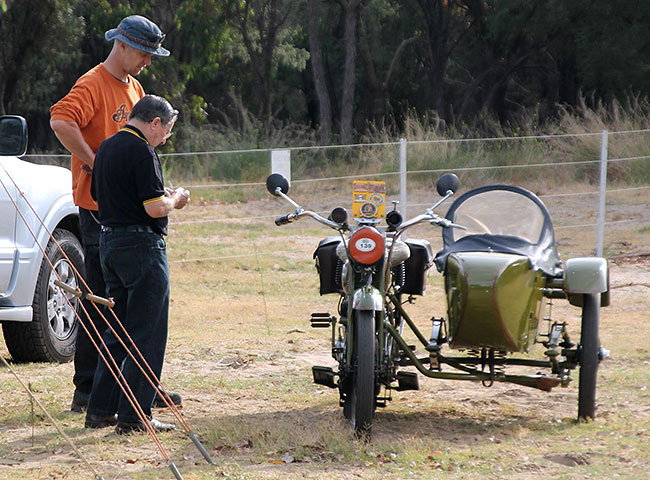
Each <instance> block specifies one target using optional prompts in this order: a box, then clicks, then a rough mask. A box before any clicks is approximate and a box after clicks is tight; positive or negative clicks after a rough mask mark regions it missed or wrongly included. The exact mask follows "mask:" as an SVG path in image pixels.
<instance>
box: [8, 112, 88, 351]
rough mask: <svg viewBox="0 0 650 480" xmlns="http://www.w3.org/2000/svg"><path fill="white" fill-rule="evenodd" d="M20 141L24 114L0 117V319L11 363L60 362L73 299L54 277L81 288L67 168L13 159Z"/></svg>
mask: <svg viewBox="0 0 650 480" xmlns="http://www.w3.org/2000/svg"><path fill="white" fill-rule="evenodd" d="M26 147H27V124H26V122H25V120H24V119H23V118H22V117H18V116H2V117H0V323H2V331H3V334H4V339H5V342H6V344H7V348H8V349H9V353H10V354H11V356H12V357H13V359H14V361H17V362H29V361H49V362H67V361H70V360H71V359H72V357H73V356H74V350H75V338H76V335H77V328H78V322H77V319H76V316H75V310H76V309H77V307H78V303H79V300H78V299H77V297H76V296H74V295H71V294H69V293H66V292H65V291H63V290H62V289H61V288H59V287H58V286H56V284H55V281H56V280H59V281H61V282H64V283H66V284H68V285H70V286H71V287H73V288H76V287H77V286H79V287H80V281H79V280H80V279H79V277H78V275H84V268H83V250H82V248H81V243H80V242H81V235H80V229H79V212H78V209H77V207H76V206H75V205H74V203H73V201H72V179H71V173H70V171H69V170H68V169H65V168H62V167H56V166H51V165H36V164H33V163H29V162H26V161H23V160H20V159H19V158H18V156H21V155H23V154H24V153H25V151H26ZM50 233H51V235H50ZM55 240H56V241H55ZM57 243H58V245H57ZM62 251H63V252H65V254H66V255H67V258H66V256H65V255H63V253H62ZM43 252H45V254H46V255H47V258H46V257H45V255H44V254H43ZM71 263H72V264H73V265H74V267H76V271H75V269H73V268H72V265H71ZM66 297H67V299H66Z"/></svg>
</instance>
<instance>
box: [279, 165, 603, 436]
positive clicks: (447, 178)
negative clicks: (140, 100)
mask: <svg viewBox="0 0 650 480" xmlns="http://www.w3.org/2000/svg"><path fill="white" fill-rule="evenodd" d="M360 183H363V182H360ZM366 183H368V184H380V183H381V182H366ZM266 185H267V189H268V190H269V192H270V193H271V194H273V195H275V196H279V197H282V198H283V199H285V200H287V201H288V202H289V203H291V204H292V205H293V206H294V207H295V211H294V212H293V213H290V214H287V215H284V216H282V217H278V218H276V220H275V223H276V225H278V226H280V225H285V224H288V223H291V222H293V221H296V220H298V219H300V218H302V217H305V216H309V217H311V218H313V219H315V220H316V221H318V222H320V223H322V224H324V225H327V226H328V227H330V228H332V229H334V230H337V231H338V233H339V234H338V236H333V237H328V238H326V239H324V240H322V241H321V242H320V243H319V245H318V248H317V249H316V251H315V253H314V258H315V261H316V267H317V269H318V272H319V277H320V293H321V295H324V294H329V293H333V294H338V295H339V301H338V309H337V313H338V318H337V316H335V315H330V314H329V313H321V312H317V313H312V316H311V326H312V327H315V328H329V329H331V343H332V356H333V358H334V359H335V360H336V361H337V362H338V369H337V370H336V371H334V369H332V368H330V367H323V366H314V367H313V368H312V372H313V378H314V382H315V383H317V384H320V385H325V386H327V387H330V388H336V389H338V390H339V398H340V401H339V404H340V405H341V406H342V407H343V414H344V416H345V417H346V418H347V419H348V420H349V421H350V422H351V424H352V426H353V427H354V429H355V432H356V433H357V434H359V435H363V436H369V435H370V432H371V427H372V420H373V417H374V413H375V409H376V408H377V407H384V406H386V404H387V402H388V401H390V400H392V396H391V391H392V390H396V391H402V390H418V389H419V383H418V376H417V373H416V372H413V371H408V370H400V368H401V367H415V369H416V370H417V371H418V372H419V373H420V374H422V375H424V376H426V377H430V378H438V379H453V380H471V381H480V382H482V384H483V385H484V386H491V385H492V384H493V383H494V382H510V383H514V384H518V385H523V386H527V387H533V388H537V389H540V390H546V391H549V390H551V389H552V388H553V387H556V386H558V385H560V386H567V385H568V384H569V382H570V381H571V377H570V376H569V373H570V371H571V370H573V369H575V368H576V367H578V366H579V367H580V375H579V387H578V418H580V419H588V418H594V417H595V410H596V377H597V370H598V364H599V362H600V361H601V360H602V359H604V358H607V357H608V356H609V352H608V351H607V350H605V349H603V348H602V347H601V346H600V342H599V334H598V329H599V308H600V306H606V305H608V304H609V274H608V265H607V261H606V260H605V259H603V258H596V257H587V258H575V259H570V260H567V261H566V262H564V264H563V263H562V262H561V260H560V257H559V254H558V252H557V249H556V245H555V239H554V233H553V226H552V223H551V219H550V215H549V213H548V210H547V209H546V207H545V206H544V204H543V203H542V202H541V200H540V199H539V198H538V197H537V196H535V195H534V194H533V193H531V192H529V191H528V190H525V189H523V188H521V187H516V186H510V185H489V186H484V187H479V188H476V189H473V190H470V191H468V192H466V193H464V194H463V195H461V196H460V197H459V198H457V199H456V200H455V201H454V202H453V203H452V205H451V207H450V208H449V210H448V212H447V214H446V216H445V217H440V216H438V215H437V214H436V213H434V209H435V208H437V207H438V206H439V205H440V204H441V203H442V202H444V201H445V200H446V199H448V198H449V197H450V196H452V195H453V194H454V192H455V191H456V190H457V188H458V185H459V181H458V178H457V177H456V176H455V175H453V174H445V175H443V176H442V177H441V178H440V179H439V180H438V183H437V191H438V193H439V194H440V195H441V197H442V198H441V199H440V200H439V201H438V202H436V203H435V204H434V205H433V206H432V207H430V208H429V209H427V210H426V212H425V213H424V214H421V215H418V216H416V217H414V218H412V219H411V220H408V221H403V219H402V216H401V214H400V213H399V212H398V211H397V209H396V205H395V206H394V207H393V210H391V211H389V212H387V213H386V214H385V221H386V227H380V226H379V225H378V224H379V222H380V221H382V220H383V218H382V217H383V212H381V211H380V209H379V208H378V206H383V205H384V200H385V198H382V192H380V191H378V190H377V189H376V188H374V187H373V185H368V186H367V188H365V193H363V192H362V193H355V195H354V198H355V203H356V202H357V201H358V203H360V205H359V206H358V207H359V208H355V214H354V219H355V223H356V225H349V224H348V220H347V212H346V210H345V209H343V208H340V207H338V208H335V209H334V210H333V211H332V212H331V214H330V216H329V218H324V217H322V216H320V215H318V214H317V213H315V212H312V211H308V210H305V209H304V208H303V207H301V206H300V205H298V204H297V203H296V202H294V201H293V200H292V199H291V198H290V197H289V196H288V195H287V193H288V190H289V184H288V181H287V180H286V178H284V177H283V176H282V175H280V174H272V175H271V176H269V177H268V178H267V182H266ZM362 190H363V189H362ZM395 204H396V202H395ZM355 207H356V206H355ZM422 223H429V224H431V225H436V226H439V227H442V229H443V233H442V236H443V248H442V250H440V251H439V252H438V253H437V254H436V256H435V257H434V256H433V253H432V250H431V245H430V243H429V242H428V241H426V240H417V239H405V240H402V239H400V237H401V236H402V235H403V233H404V232H405V231H406V230H407V229H408V228H410V227H412V226H414V225H418V224H422ZM434 264H435V265H436V267H437V269H438V270H439V271H440V272H441V273H442V274H443V275H444V284H445V292H446V298H447V318H446V319H445V318H443V317H435V316H434V317H432V318H431V322H432V331H431V335H430V337H429V338H428V339H427V338H426V337H425V336H424V335H423V334H422V332H421V331H420V330H419V329H418V328H417V326H416V325H415V323H414V322H413V320H412V319H411V318H410V317H409V315H408V313H407V312H406V310H405V308H404V307H405V305H406V304H408V303H411V302H413V300H414V296H416V295H424V292H425V274H426V271H427V270H428V269H429V268H430V267H432V266H433V265H434ZM554 299H567V300H568V301H569V303H570V304H571V305H574V306H578V307H581V308H582V321H581V332H580V341H579V343H577V344H576V343H574V342H573V341H572V340H571V339H570V337H569V334H568V331H567V330H568V329H567V323H566V322H561V321H555V320H553V319H552V318H551V316H550V313H551V311H550V310H551V305H552V302H553V300H554ZM544 303H546V304H547V305H546V307H547V308H546V313H545V314H544V313H543V310H544V309H543V307H544ZM544 324H545V325H544ZM543 325H544V328H542V326H543ZM404 327H408V328H409V329H410V330H411V331H412V332H413V333H414V334H415V336H416V337H417V339H418V341H419V342H420V343H421V344H422V347H423V348H424V352H426V353H425V354H423V355H422V356H418V355H417V354H416V347H415V346H414V345H409V344H408V343H407V342H406V341H405V340H404V336H403V330H404ZM535 343H541V344H543V345H544V347H545V351H544V356H545V358H544V359H541V360H535V359H531V358H527V357H523V356H522V355H519V356H517V355H516V354H523V353H527V352H528V351H529V350H530V349H531V347H532V346H533V345H534V344H535ZM444 346H447V347H449V348H450V349H452V350H456V351H458V352H459V354H458V355H455V356H449V355H445V354H443V351H442V349H443V347H444ZM513 365H514V366H524V367H533V368H535V370H536V373H535V374H528V375H522V374H512V373H506V367H508V366H513ZM443 367H450V368H452V369H453V371H443ZM540 369H543V370H545V371H546V373H541V372H540Z"/></svg>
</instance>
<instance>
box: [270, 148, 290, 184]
mask: <svg viewBox="0 0 650 480" xmlns="http://www.w3.org/2000/svg"><path fill="white" fill-rule="evenodd" d="M271 173H281V174H282V175H284V176H285V177H286V179H287V180H288V181H289V185H291V150H271Z"/></svg>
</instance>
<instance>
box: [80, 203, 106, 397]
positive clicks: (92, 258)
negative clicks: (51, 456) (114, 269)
mask: <svg viewBox="0 0 650 480" xmlns="http://www.w3.org/2000/svg"><path fill="white" fill-rule="evenodd" d="M93 215H94V217H93ZM96 218H97V212H91V211H89V210H86V209H84V208H79V223H80V226H81V238H82V241H83V249H84V267H85V270H86V275H85V276H84V278H85V279H86V282H87V283H88V287H89V288H90V289H91V290H92V291H93V293H94V294H95V295H99V296H100V297H103V296H105V292H106V284H105V283H104V277H103V275H102V267H101V263H100V261H99V223H98V222H97V220H96ZM84 293H86V291H85V289H84ZM83 304H84V307H85V308H86V311H87V312H88V314H89V316H90V322H91V323H92V324H94V325H95V327H96V328H97V331H98V332H99V337H101V335H102V333H103V332H104V330H106V323H105V322H104V320H103V319H102V318H101V316H100V315H99V313H97V310H95V307H93V305H92V303H91V302H90V301H89V300H86V299H85V298H84V300H83ZM99 307H100V309H101V308H102V307H101V306H99ZM79 313H80V315H82V317H81V319H82V323H83V324H84V326H85V327H86V328H87V329H88V331H89V332H90V335H91V336H92V338H93V339H94V340H95V342H96V343H97V345H99V344H100V342H99V337H98V336H97V335H96V334H95V330H94V329H93V327H92V326H91V325H90V323H89V321H88V319H87V318H85V316H84V314H83V312H82V311H80V312H79ZM96 368H97V350H96V348H95V345H93V343H92V341H91V340H90V339H89V338H88V335H87V334H86V331H85V330H84V328H83V327H82V326H81V325H79V327H78V328H77V340H76V341H75V354H74V378H73V380H72V382H73V383H74V386H75V389H76V390H77V391H79V392H81V393H85V394H86V395H88V394H90V389H91V387H92V386H93V376H94V375H95V369H96Z"/></svg>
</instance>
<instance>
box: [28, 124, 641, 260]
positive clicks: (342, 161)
mask: <svg viewBox="0 0 650 480" xmlns="http://www.w3.org/2000/svg"><path fill="white" fill-rule="evenodd" d="M282 150H283V151H285V152H286V151H288V152H289V155H290V167H289V168H288V171H285V172H283V173H285V174H286V175H287V176H289V177H290V179H291V185H292V196H294V198H295V199H296V200H297V201H298V202H299V203H301V204H304V205H305V206H306V208H310V209H312V210H317V209H320V210H321V211H322V213H326V212H327V211H328V209H329V208H331V207H333V206H336V205H338V204H341V203H342V204H343V205H345V204H346V203H347V204H350V203H351V180H352V179H372V180H383V181H385V182H386V185H387V193H388V195H387V196H388V199H389V202H391V201H393V200H395V201H399V202H400V203H399V209H400V210H401V211H402V213H403V214H404V215H405V216H406V217H408V216H409V215H410V216H414V215H417V214H418V213H421V211H420V210H422V211H423V210H424V209H425V208H426V207H428V206H430V205H431V204H432V203H434V201H435V199H436V195H435V194H434V191H435V181H436V180H437V178H438V177H439V176H440V175H441V174H443V173H446V172H453V173H456V174H457V175H458V176H459V178H460V180H461V191H465V190H468V189H470V188H473V187H476V186H479V185H485V184H490V183H507V184H516V185H520V186H523V187H525V188H528V189H529V190H531V191H533V192H534V193H536V194H537V195H538V196H539V197H540V198H541V199H542V201H543V202H544V203H545V204H546V205H547V207H548V208H549V211H550V213H551V216H552V218H553V221H554V225H555V229H556V230H557V231H558V235H557V236H558V243H562V242H564V243H565V244H566V246H567V249H568V250H569V251H570V253H581V254H594V253H599V254H600V255H604V256H615V255H617V254H621V253H624V252H632V253H634V252H636V251H643V252H645V251H647V250H650V246H649V245H650V240H648V239H649V238H650V208H648V207H650V205H649V203H650V130H628V131H619V132H597V133H591V132H590V133H581V134H558V135H537V136H523V137H514V136H511V137H494V138H464V139H436V140H404V139H402V140H400V141H394V142H385V143H366V144H354V145H339V146H298V147H289V148H284V149H282ZM274 152H275V150H273V149H245V150H224V151H208V152H180V153H171V154H162V155H161V160H162V162H163V167H164V170H165V177H166V178H168V179H170V181H171V183H172V184H177V183H182V184H184V186H185V187H186V188H189V189H190V190H191V191H192V197H193V201H194V202H196V201H197V200H198V203H199V204H201V205H205V206H208V205H220V206H222V207H221V208H204V209H203V210H202V211H201V213H200V214H197V213H191V214H190V213H189V212H187V213H186V212H185V211H180V212H178V213H176V214H175V215H174V216H173V217H172V219H171V223H170V225H171V226H172V227H173V228H186V227H188V228H191V227H192V226H199V225H208V224H211V223H214V224H218V225H224V224H242V222H245V223H248V224H250V223H257V222H260V223H263V224H270V225H272V219H273V218H274V217H275V216H277V215H280V214H283V213H287V212H288V208H287V207H288V205H283V204H280V203H275V204H272V208H273V209H274V211H270V212H268V214H264V215H260V214H259V213H260V212H259V211H255V212H253V213H252V214H246V213H244V214H241V213H240V214H239V215H232V216H231V215H229V214H228V211H229V208H227V207H226V208H223V205H233V204H238V205H240V204H246V203H249V202H257V201H260V200H262V199H264V198H266V197H267V196H268V194H267V193H266V191H265V187H264V185H265V184H264V179H265V177H266V176H267V175H268V174H269V173H271V171H272V169H273V165H272V158H273V154H274ZM27 157H31V158H30V160H31V161H34V162H36V163H58V164H61V163H62V162H65V161H67V159H68V156H67V155H28V156H27ZM265 213H267V212H265ZM441 213H444V211H442V212H441ZM576 236H580V237H581V239H583V240H584V238H585V237H591V236H593V243H591V245H592V246H593V249H590V251H582V252H580V251H576V252H573V251H571V248H570V246H571V244H572V243H574V240H573V239H574V238H575V237H576ZM631 241H633V242H634V245H632V248H628V247H629V245H626V242H627V243H630V242H631ZM583 243H584V242H583ZM588 243H589V242H588ZM280 253H282V254H283V255H292V254H293V253H292V252H274V254H280ZM241 256H242V255H240V254H233V255H229V254H223V255H215V256H206V257H203V258H202V259H203V260H219V259H230V258H238V257H241ZM244 256H245V255H244ZM197 260H201V259H193V260H192V259H187V258H186V259H172V260H171V261H172V262H188V261H197Z"/></svg>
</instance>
